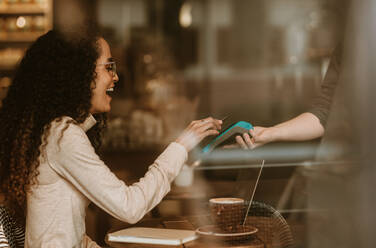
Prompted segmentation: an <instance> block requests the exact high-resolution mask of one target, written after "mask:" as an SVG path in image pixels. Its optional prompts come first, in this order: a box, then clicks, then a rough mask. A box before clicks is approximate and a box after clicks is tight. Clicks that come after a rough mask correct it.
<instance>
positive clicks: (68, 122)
mask: <svg viewBox="0 0 376 248" xmlns="http://www.w3.org/2000/svg"><path fill="white" fill-rule="evenodd" d="M46 132H47V134H48V135H49V136H50V138H51V137H59V139H61V138H63V137H67V136H71V135H74V134H76V135H77V134H78V135H82V134H84V133H85V132H84V131H83V130H82V128H81V127H80V125H79V124H78V123H77V121H75V120H74V119H73V118H72V117H69V116H62V117H59V118H56V119H55V120H53V121H52V122H51V123H50V127H49V128H48V130H46Z"/></svg>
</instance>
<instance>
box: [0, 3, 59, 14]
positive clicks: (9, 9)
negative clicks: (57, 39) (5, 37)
mask: <svg viewBox="0 0 376 248" xmlns="http://www.w3.org/2000/svg"><path fill="white" fill-rule="evenodd" d="M51 3H52V1H51V0H0V14H19V13H23V14H30V13H41V14H42V13H46V12H48V11H50V10H51Z"/></svg>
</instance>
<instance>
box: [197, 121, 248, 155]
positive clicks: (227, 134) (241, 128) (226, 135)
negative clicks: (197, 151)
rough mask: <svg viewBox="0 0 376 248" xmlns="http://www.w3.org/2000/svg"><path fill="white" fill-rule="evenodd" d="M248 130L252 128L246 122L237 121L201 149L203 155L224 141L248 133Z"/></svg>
mask: <svg viewBox="0 0 376 248" xmlns="http://www.w3.org/2000/svg"><path fill="white" fill-rule="evenodd" d="M250 129H253V126H252V125H251V124H250V123H248V122H246V121H239V122H236V123H234V124H232V125H231V126H229V127H228V128H226V129H225V130H223V131H222V132H221V133H220V134H218V135H217V136H216V137H215V138H214V139H213V140H212V141H210V143H209V144H207V145H206V146H205V147H204V148H203V149H202V152H203V153H208V152H211V151H212V150H214V148H215V147H217V146H218V145H220V144H222V143H223V142H225V141H226V140H228V139H230V138H232V137H235V136H236V135H241V134H243V133H248V132H249V130H250Z"/></svg>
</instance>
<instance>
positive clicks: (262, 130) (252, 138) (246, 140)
mask: <svg viewBox="0 0 376 248" xmlns="http://www.w3.org/2000/svg"><path fill="white" fill-rule="evenodd" d="M276 131H277V130H276V128H275V127H254V129H251V130H249V134H248V133H244V134H243V135H242V136H240V135H238V136H236V142H237V143H238V144H239V145H240V146H241V147H242V148H243V149H254V148H256V147H258V146H262V145H264V144H267V143H270V142H273V141H275V139H276V138H275V137H276V135H275V134H276Z"/></svg>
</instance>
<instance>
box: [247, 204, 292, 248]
mask: <svg viewBox="0 0 376 248" xmlns="http://www.w3.org/2000/svg"><path fill="white" fill-rule="evenodd" d="M246 224H247V225H251V226H255V227H256V228H257V229H258V232H257V237H258V238H259V239H260V240H262V241H263V242H265V245H266V247H272V248H286V247H294V238H293V235H292V233H291V229H290V226H289V225H288V223H287V221H286V220H285V218H284V217H283V216H282V215H281V214H280V213H279V212H278V211H277V210H276V209H274V208H273V207H272V206H270V205H268V204H265V203H261V202H257V201H253V202H252V205H251V209H250V210H249V213H248V217H247V222H246Z"/></svg>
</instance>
